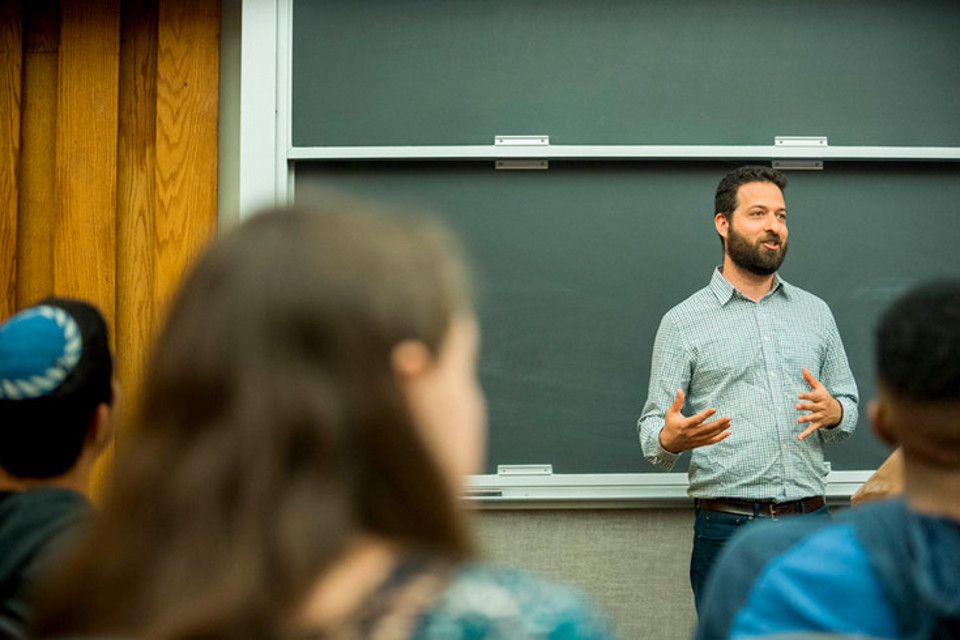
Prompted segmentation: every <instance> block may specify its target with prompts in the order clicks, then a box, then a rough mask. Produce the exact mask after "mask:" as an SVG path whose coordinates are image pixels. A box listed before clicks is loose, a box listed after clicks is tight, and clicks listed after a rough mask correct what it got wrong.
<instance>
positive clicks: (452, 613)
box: [413, 564, 614, 640]
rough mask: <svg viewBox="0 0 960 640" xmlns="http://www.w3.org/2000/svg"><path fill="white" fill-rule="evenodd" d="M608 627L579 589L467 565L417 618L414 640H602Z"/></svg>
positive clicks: (517, 572)
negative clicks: (418, 618)
mask: <svg viewBox="0 0 960 640" xmlns="http://www.w3.org/2000/svg"><path fill="white" fill-rule="evenodd" d="M613 637H614V636H613V634H612V632H611V630H610V627H609V625H608V624H607V623H606V621H605V620H604V619H603V618H602V617H601V616H600V614H599V613H598V612H597V610H596V609H595V608H594V607H593V606H591V605H590V604H589V603H588V602H587V601H586V599H585V598H584V597H583V595H582V594H580V593H579V592H578V591H575V590H573V589H570V588H568V587H565V586H561V585H559V584H556V583H553V582H550V581H548V580H545V579H543V578H540V577H538V576H535V575H533V574H530V573H527V572H525V571H520V570H517V569H510V568H506V567H498V566H493V565H484V564H468V565H465V566H462V567H460V568H458V569H457V570H455V571H454V573H453V575H452V577H451V580H450V582H449V584H448V585H447V587H446V589H444V591H443V593H442V594H441V595H440V598H439V600H438V601H437V602H436V605H435V606H434V607H433V608H432V609H430V610H429V611H428V612H426V614H424V616H423V617H422V618H421V622H420V625H419V628H418V631H417V632H416V634H415V635H414V636H413V638H416V639H417V640H441V639H443V640H499V639H508V638H509V639H514V638H517V639H521V638H522V639H527V638H530V639H538V640H539V639H544V640H547V639H549V640H605V639H608V638H613Z"/></svg>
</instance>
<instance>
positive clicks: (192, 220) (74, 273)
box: [0, 0, 220, 495]
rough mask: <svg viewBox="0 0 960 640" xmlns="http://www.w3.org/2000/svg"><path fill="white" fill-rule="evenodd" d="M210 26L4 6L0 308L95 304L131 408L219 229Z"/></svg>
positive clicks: (212, 13) (191, 16)
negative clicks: (158, 337)
mask: <svg viewBox="0 0 960 640" xmlns="http://www.w3.org/2000/svg"><path fill="white" fill-rule="evenodd" d="M219 25H220V5H219V0H27V1H24V0H0V57H2V67H0V170H2V175H0V207H2V210H0V223H2V227H0V269H2V272H0V275H2V276H3V278H4V279H3V282H2V284H3V286H4V290H3V291H0V312H2V313H4V314H5V313H8V311H9V312H12V311H13V310H14V308H22V307H24V306H27V305H29V304H31V303H33V302H35V301H36V300H38V299H39V298H41V297H43V296H46V295H50V294H58V295H67V296H76V297H81V298H85V299H88V300H90V301H92V302H94V303H96V304H97V305H98V306H99V307H100V308H101V309H102V310H103V312H104V315H105V316H106V317H107V321H108V322H109V324H110V327H111V335H112V341H113V344H114V351H115V353H116V356H117V359H116V363H117V374H118V377H119V378H120V381H121V385H122V386H123V388H124V395H125V396H127V397H130V396H135V395H136V387H137V385H138V384H139V382H140V378H141V376H142V369H143V362H144V359H145V356H146V354H147V353H148V351H149V349H150V344H151V342H152V340H153V336H154V334H155V332H156V329H157V328H158V326H159V322H160V319H161V317H162V316H163V314H164V310H165V304H166V302H167V300H168V299H169V297H170V296H171V294H172V292H173V290H174V289H175V287H176V286H177V284H178V283H179V281H180V279H181V277H182V275H183V272H184V270H185V269H186V268H187V267H188V266H189V264H190V263H191V262H192V260H193V259H194V257H195V256H196V254H197V253H198V251H199V249H200V248H201V247H202V246H203V245H204V244H205V243H206V242H207V240H208V239H209V238H210V237H211V235H212V232H213V230H214V228H215V225H216V220H217V200H216V194H217V111H218V104H217V99H218V88H217V85H218V81H217V80H218V73H219ZM14 273H15V274H16V281H15V284H14V279H13V274H14ZM121 435H122V434H121ZM113 455H114V451H113V450H112V449H111V450H110V451H108V453H107V454H106V455H105V456H104V458H103V459H102V460H101V463H100V464H99V465H98V468H97V470H96V471H95V476H94V479H93V489H94V491H93V492H94V494H95V495H97V494H102V493H103V489H104V487H105V486H106V485H107V484H109V474H110V472H111V471H112V468H113Z"/></svg>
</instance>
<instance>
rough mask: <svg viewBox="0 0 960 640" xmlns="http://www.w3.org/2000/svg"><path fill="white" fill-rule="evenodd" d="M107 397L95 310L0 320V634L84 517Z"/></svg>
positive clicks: (45, 311) (108, 366)
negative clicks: (60, 543) (54, 550)
mask: <svg viewBox="0 0 960 640" xmlns="http://www.w3.org/2000/svg"><path fill="white" fill-rule="evenodd" d="M115 397H116V388H115V385H114V383H113V361H112V358H111V355H110V348H109V344H108V335H107V325H106V323H105V322H104V320H103V316H102V315H101V314H100V312H99V311H98V310H97V309H96V308H94V307H92V306H90V305H89V304H86V303H84V302H79V301H76V300H65V299H62V298H48V299H46V300H44V301H43V302H41V303H40V304H38V305H37V306H34V307H30V308H29V309H26V310H24V311H22V312H20V313H18V314H17V315H15V316H13V317H12V318H10V319H9V320H7V321H6V322H4V323H3V324H0V637H4V638H19V637H22V636H23V628H24V625H25V624H26V622H27V620H28V618H29V605H28V599H29V598H28V596H29V590H30V588H31V587H32V586H33V583H34V581H35V579H36V577H37V574H38V573H39V572H40V571H41V569H42V568H43V567H44V566H45V563H46V562H48V561H49V558H50V551H51V549H52V548H54V547H55V546H56V544H57V542H58V541H60V540H61V539H62V538H63V536H64V534H66V533H67V532H68V531H69V530H70V529H72V528H73V527H74V526H75V525H76V524H77V523H79V522H80V521H82V520H83V519H84V518H86V517H87V516H88V515H89V513H90V505H89V502H88V501H87V499H86V498H85V497H84V492H85V491H87V488H88V484H89V481H90V474H91V471H92V470H93V465H94V463H95V462H96V460H97V458H98V457H99V455H100V453H101V452H102V451H103V449H104V447H106V445H107V444H108V442H109V441H110V439H111V437H112V433H113V420H114V417H113V416H114V406H115Z"/></svg>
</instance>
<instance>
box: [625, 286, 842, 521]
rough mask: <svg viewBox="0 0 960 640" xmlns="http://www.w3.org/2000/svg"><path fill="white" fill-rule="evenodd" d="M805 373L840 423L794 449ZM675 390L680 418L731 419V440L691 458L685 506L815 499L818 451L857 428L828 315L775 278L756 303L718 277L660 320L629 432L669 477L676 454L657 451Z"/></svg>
mask: <svg viewBox="0 0 960 640" xmlns="http://www.w3.org/2000/svg"><path fill="white" fill-rule="evenodd" d="M804 367H806V368H808V369H809V370H810V372H811V374H813V376H814V377H815V378H817V379H818V380H819V381H820V382H822V383H823V385H824V386H825V387H826V388H827V390H828V391H829V392H830V394H831V395H832V396H833V397H834V398H836V399H837V400H838V401H839V402H840V404H841V406H842V407H843V419H842V420H841V422H840V424H839V425H836V426H834V427H831V428H821V429H818V430H817V431H816V432H815V433H814V434H813V435H811V436H810V437H807V438H805V439H804V440H802V441H800V440H798V439H797V436H798V435H799V434H800V433H801V432H802V431H803V430H804V429H805V428H806V426H807V424H806V423H798V422H797V418H798V417H799V416H801V415H803V414H804V412H803V411H799V410H797V409H796V404H797V402H798V401H799V400H798V397H797V396H798V395H799V394H800V393H804V392H808V391H810V387H809V385H808V384H807V383H806V381H805V380H804V379H803V368H804ZM677 389H684V391H685V393H686V407H685V409H684V415H693V414H695V413H699V412H700V411H703V410H704V409H708V408H710V407H713V408H715V409H716V410H717V414H716V417H720V416H730V418H731V425H730V436H729V437H727V438H726V439H724V440H722V441H720V442H718V443H716V444H713V445H708V446H705V447H700V448H698V449H694V450H693V451H692V452H691V458H690V469H689V476H690V489H689V493H690V495H691V496H693V497H698V498H710V497H727V498H744V499H753V500H776V501H781V502H782V501H787V500H797V499H799V498H803V497H807V496H815V495H822V494H823V493H824V489H825V485H826V476H827V473H828V471H829V467H828V465H827V464H826V463H825V462H824V459H823V443H824V442H828V441H839V440H843V439H845V438H847V437H849V436H850V434H851V433H852V432H853V430H854V429H855V428H856V425H857V418H858V413H857V402H858V396H857V385H856V382H855V381H854V379H853V373H852V372H851V371H850V365H849V363H848V362H847V356H846V353H845V352H844V349H843V343H842V342H841V340H840V333H839V331H838V330H837V325H836V322H835V321H834V319H833V314H832V313H830V309H829V307H827V304H826V303H825V302H824V301H823V300H821V299H820V298H818V297H816V296H814V295H812V294H810V293H807V292H806V291H804V290H803V289H800V288H799V287H795V286H792V285H790V284H788V283H787V282H785V281H784V280H783V279H781V278H780V277H779V275H775V276H774V281H773V286H772V288H771V290H770V292H769V293H767V295H765V296H764V297H763V298H761V299H760V300H759V301H754V300H751V299H750V298H748V297H747V296H745V295H744V294H742V293H741V292H740V291H738V290H737V289H735V288H734V287H733V285H732V284H731V283H730V281H728V280H727V279H726V278H724V277H723V274H721V273H720V270H719V269H717V270H715V271H714V273H713V278H712V279H711V281H710V284H709V285H708V286H707V287H705V288H703V289H701V290H700V291H698V292H697V293H695V294H693V295H692V296H690V297H689V298H687V299H686V300H685V301H683V302H681V303H680V304H679V305H677V306H676V307H674V308H673V309H671V310H670V311H668V312H667V314H666V315H665V316H664V317H663V319H662V320H661V322H660V328H659V329H658V331H657V336H656V340H655V342H654V346H653V361H652V364H651V367H650V387H649V392H648V395H647V402H646V404H645V405H644V407H643V412H642V414H641V416H640V419H639V420H638V422H637V429H638V431H639V435H640V443H641V446H642V448H643V453H644V456H645V457H646V458H647V459H648V460H649V461H650V462H652V463H653V464H655V465H657V466H659V467H661V468H663V469H665V470H667V471H669V470H671V469H672V468H673V467H674V465H675V464H676V461H677V459H678V458H679V455H680V454H675V453H671V452H669V451H667V450H665V449H664V448H663V447H662V446H661V445H660V430H661V429H662V428H663V420H664V415H665V414H666V411H667V409H668V408H669V406H670V404H671V403H672V402H673V399H674V396H675V395H676V391H677Z"/></svg>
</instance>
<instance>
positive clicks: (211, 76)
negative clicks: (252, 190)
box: [156, 0, 220, 308]
mask: <svg viewBox="0 0 960 640" xmlns="http://www.w3.org/2000/svg"><path fill="white" fill-rule="evenodd" d="M159 9H160V10H159V14H158V34H157V41H158V47H157V172H156V179H157V183H156V194H157V213H156V232H157V248H156V251H157V296H158V298H157V299H158V301H159V304H160V305H161V308H163V306H164V305H165V304H166V302H167V301H168V300H169V298H170V296H171V294H172V293H173V292H174V291H175V289H176V287H177V285H178V284H179V282H180V279H181V277H182V275H183V272H184V269H185V268H187V267H188V265H189V264H190V263H191V262H192V260H193V258H194V257H195V256H196V255H197V253H198V252H199V250H200V249H201V248H202V247H203V245H204V244H205V243H206V242H207V240H208V239H209V238H210V237H211V235H212V234H213V231H214V229H215V227H216V210H217V114H218V109H217V106H218V104H217V101H218V98H219V90H218V89H219V83H218V77H219V55H220V38H219V35H220V2H219V0H164V2H161V3H160V8H159Z"/></svg>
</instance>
